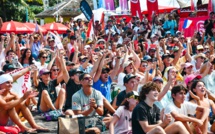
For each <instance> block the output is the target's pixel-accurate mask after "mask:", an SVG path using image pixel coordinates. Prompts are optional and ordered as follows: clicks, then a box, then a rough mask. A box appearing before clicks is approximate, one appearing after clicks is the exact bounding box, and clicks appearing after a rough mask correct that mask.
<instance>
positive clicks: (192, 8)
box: [190, 0, 195, 11]
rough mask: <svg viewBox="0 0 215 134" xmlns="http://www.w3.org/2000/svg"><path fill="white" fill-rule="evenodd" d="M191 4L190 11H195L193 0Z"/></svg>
mask: <svg viewBox="0 0 215 134" xmlns="http://www.w3.org/2000/svg"><path fill="white" fill-rule="evenodd" d="M190 2H191V6H190V10H191V11H195V6H194V1H193V0H191V1H190Z"/></svg>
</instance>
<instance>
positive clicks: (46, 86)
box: [33, 68, 65, 113]
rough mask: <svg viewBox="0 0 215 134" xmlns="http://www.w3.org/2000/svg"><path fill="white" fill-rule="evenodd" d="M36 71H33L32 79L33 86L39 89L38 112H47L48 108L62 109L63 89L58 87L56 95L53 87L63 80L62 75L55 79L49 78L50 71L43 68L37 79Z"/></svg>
mask: <svg viewBox="0 0 215 134" xmlns="http://www.w3.org/2000/svg"><path fill="white" fill-rule="evenodd" d="M37 77H38V71H37V70H35V71H34V76H33V81H34V86H35V87H36V88H37V89H38V91H39V99H38V104H37V109H38V111H39V112H41V113H43V112H48V111H50V110H56V109H59V110H62V108H63V105H64V101H65V90H64V89H60V91H59V94H58V96H57V92H56V89H55V87H56V86H58V84H59V83H60V82H61V81H62V80H63V76H59V77H57V79H54V80H51V78H50V71H49V70H48V69H46V68H43V69H41V70H40V72H39V78H40V79H41V81H39V80H38V79H37Z"/></svg>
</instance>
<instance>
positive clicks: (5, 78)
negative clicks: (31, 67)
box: [0, 74, 13, 84]
mask: <svg viewBox="0 0 215 134" xmlns="http://www.w3.org/2000/svg"><path fill="white" fill-rule="evenodd" d="M7 81H11V82H13V77H12V76H11V75H10V74H3V75H1V76H0V84H3V83H5V82H7Z"/></svg>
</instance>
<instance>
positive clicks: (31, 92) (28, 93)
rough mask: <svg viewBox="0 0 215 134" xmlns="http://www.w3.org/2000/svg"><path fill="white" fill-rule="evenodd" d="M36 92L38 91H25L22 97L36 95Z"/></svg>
mask: <svg viewBox="0 0 215 134" xmlns="http://www.w3.org/2000/svg"><path fill="white" fill-rule="evenodd" d="M38 94H39V93H38V92H34V91H26V92H25V93H24V95H23V98H24V99H28V98H32V97H36V96H37V95H38Z"/></svg>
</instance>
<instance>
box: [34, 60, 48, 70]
mask: <svg viewBox="0 0 215 134" xmlns="http://www.w3.org/2000/svg"><path fill="white" fill-rule="evenodd" d="M34 64H35V65H36V66H37V68H38V70H39V71H40V70H41V69H43V68H47V67H48V64H47V63H45V64H44V65H43V66H42V65H41V62H37V61H34Z"/></svg>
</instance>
